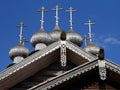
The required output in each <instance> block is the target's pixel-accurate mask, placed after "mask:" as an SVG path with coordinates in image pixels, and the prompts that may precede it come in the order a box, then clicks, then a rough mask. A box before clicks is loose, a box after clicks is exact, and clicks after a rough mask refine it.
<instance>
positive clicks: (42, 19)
mask: <svg viewBox="0 0 120 90" xmlns="http://www.w3.org/2000/svg"><path fill="white" fill-rule="evenodd" d="M47 11H48V10H46V9H45V8H44V7H42V8H41V9H40V10H38V11H37V12H41V13H42V15H41V20H40V22H41V29H42V30H43V28H44V12H47Z"/></svg>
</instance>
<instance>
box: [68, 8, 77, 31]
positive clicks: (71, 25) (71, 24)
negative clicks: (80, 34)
mask: <svg viewBox="0 0 120 90" xmlns="http://www.w3.org/2000/svg"><path fill="white" fill-rule="evenodd" d="M66 11H67V12H70V31H72V30H73V21H72V13H73V12H75V11H76V10H74V9H73V8H72V7H70V8H69V9H68V10H66Z"/></svg>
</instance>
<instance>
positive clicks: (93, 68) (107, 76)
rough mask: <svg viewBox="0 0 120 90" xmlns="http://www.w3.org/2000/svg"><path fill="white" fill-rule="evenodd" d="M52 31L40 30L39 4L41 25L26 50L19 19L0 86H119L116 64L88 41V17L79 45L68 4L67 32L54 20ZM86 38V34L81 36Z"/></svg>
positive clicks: (3, 89) (109, 89)
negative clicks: (15, 40) (16, 38)
mask: <svg viewBox="0 0 120 90" xmlns="http://www.w3.org/2000/svg"><path fill="white" fill-rule="evenodd" d="M53 10H55V12H56V16H55V19H56V25H55V28H54V30H53V32H50V33H47V32H45V31H44V12H46V11H47V10H46V9H45V8H44V7H42V8H41V9H40V10H39V12H42V15H41V20H40V21H41V28H40V30H39V31H38V32H37V33H35V34H33V35H32V37H31V39H30V42H31V44H32V45H33V47H34V48H35V50H34V51H33V52H30V51H29V50H28V49H27V48H26V47H25V46H24V41H25V40H24V39H23V36H22V30H23V27H24V26H25V25H24V24H23V23H20V25H18V27H20V43H19V44H18V45H17V46H15V47H13V48H11V50H10V52H9V56H10V58H11V59H12V60H13V64H11V65H9V66H8V67H7V68H6V69H5V70H4V71H2V72H1V73H0V90H120V86H119V85H120V66H119V65H117V64H115V63H113V62H111V61H110V60H108V59H106V58H104V49H103V48H102V47H99V46H97V45H95V44H94V43H93V41H92V33H91V25H92V24H94V23H92V22H91V21H90V20H89V21H88V22H87V23H85V24H86V25H88V26H89V33H88V35H89V43H88V44H85V46H84V47H81V46H82V43H83V38H82V36H80V35H79V34H78V33H76V32H75V31H74V30H73V25H72V24H73V23H72V13H73V12H74V11H75V10H73V9H72V7H70V8H69V9H68V10H67V12H69V13H70V30H69V32H65V31H61V30H60V28H59V22H58V11H59V10H61V8H60V7H58V5H57V6H56V7H55V8H54V9H53ZM84 40H86V38H84Z"/></svg>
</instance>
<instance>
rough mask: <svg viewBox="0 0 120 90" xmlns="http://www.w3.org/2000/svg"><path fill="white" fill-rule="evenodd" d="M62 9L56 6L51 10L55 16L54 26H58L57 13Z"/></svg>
mask: <svg viewBox="0 0 120 90" xmlns="http://www.w3.org/2000/svg"><path fill="white" fill-rule="evenodd" d="M61 9H62V8H60V7H59V6H58V5H56V7H55V8H54V9H52V10H54V11H56V16H55V19H56V26H58V19H59V17H58V11H59V10H61Z"/></svg>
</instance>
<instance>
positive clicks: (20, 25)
mask: <svg viewBox="0 0 120 90" xmlns="http://www.w3.org/2000/svg"><path fill="white" fill-rule="evenodd" d="M17 27H19V28H20V35H19V37H20V44H21V45H22V44H23V36H22V33H23V27H26V26H25V25H24V23H23V22H21V23H20V24H19V25H17Z"/></svg>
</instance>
